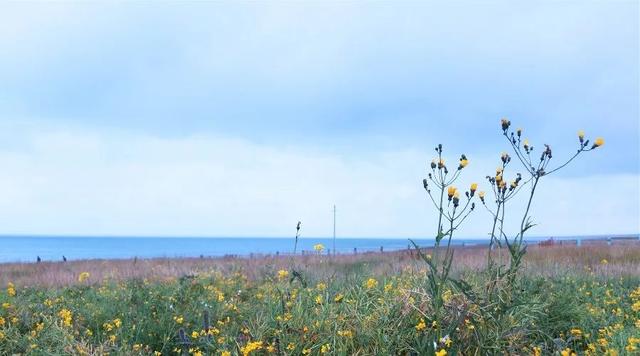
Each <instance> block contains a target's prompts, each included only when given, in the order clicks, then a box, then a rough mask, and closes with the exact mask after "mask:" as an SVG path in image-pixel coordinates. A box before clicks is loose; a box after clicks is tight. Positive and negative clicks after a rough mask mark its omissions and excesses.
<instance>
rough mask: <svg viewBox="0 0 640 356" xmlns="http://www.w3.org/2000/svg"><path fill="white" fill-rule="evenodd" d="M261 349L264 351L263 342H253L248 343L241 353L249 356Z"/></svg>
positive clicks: (241, 349)
mask: <svg viewBox="0 0 640 356" xmlns="http://www.w3.org/2000/svg"><path fill="white" fill-rule="evenodd" d="M261 349H262V341H253V342H249V343H247V344H246V345H244V347H241V348H240V352H241V353H242V355H244V356H247V355H249V354H250V353H251V352H252V351H257V350H261Z"/></svg>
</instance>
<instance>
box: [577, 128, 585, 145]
mask: <svg viewBox="0 0 640 356" xmlns="http://www.w3.org/2000/svg"><path fill="white" fill-rule="evenodd" d="M578 140H580V143H583V142H584V131H582V130H580V131H578Z"/></svg>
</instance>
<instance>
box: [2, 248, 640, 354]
mask: <svg viewBox="0 0 640 356" xmlns="http://www.w3.org/2000/svg"><path fill="white" fill-rule="evenodd" d="M429 252H430V251H429V250H425V251H424V253H425V254H429ZM494 253H497V251H494ZM486 254H487V250H486V249H485V248H471V247H470V248H457V249H456V253H455V255H454V256H455V257H454V263H453V264H452V266H453V270H452V274H453V275H454V276H461V278H463V279H464V280H465V281H467V283H469V285H471V286H472V288H473V290H482V289H484V288H488V286H489V285H490V284H491V283H494V282H495V281H494V280H493V279H492V278H491V276H490V275H488V274H487V273H486V271H485V270H484V268H485V266H486ZM293 271H296V272H295V273H296V274H297V273H299V276H296V277H300V278H293V277H294V272H293ZM0 272H1V274H0V276H1V277H0V278H1V280H0V282H1V283H2V284H3V285H4V286H6V288H5V289H4V291H2V292H0V302H1V303H2V307H1V309H0V354H3V355H5V354H6V355H11V354H29V355H69V354H78V355H87V354H88V355H103V354H110V355H154V354H155V355H161V354H162V355H175V354H191V355H249V354H251V355H254V354H255V355H263V354H276V355H301V354H312V355H318V354H327V355H425V354H433V353H437V354H439V355H445V354H448V355H455V354H461V355H486V354H512V355H541V354H545V355H546V354H550V355H551V354H558V355H560V354H562V355H571V354H573V353H576V354H590V355H602V354H610V355H615V354H618V355H625V354H628V355H632V354H637V353H638V351H637V350H638V349H637V348H638V347H640V244H638V243H637V242H635V243H634V242H629V243H626V244H624V245H622V244H621V245H614V246H607V245H606V244H602V245H593V246H582V247H576V246H551V247H535V246H533V247H530V248H529V250H528V253H527V255H526V257H525V260H524V264H523V273H522V278H520V279H518V281H517V282H516V283H517V293H515V294H512V295H510V297H511V298H513V300H511V301H510V303H507V304H500V303H496V304H491V305H489V306H488V307H489V308H495V309H496V310H492V311H491V313H487V312H486V310H487V305H481V304H477V303H472V302H471V301H470V296H469V295H467V294H465V293H464V292H463V291H461V290H459V289H457V288H455V287H454V286H451V285H447V286H446V289H445V290H444V292H443V301H444V307H443V310H444V315H443V316H442V317H441V318H440V319H439V320H441V325H440V324H437V323H435V322H434V321H435V319H434V318H433V317H432V310H431V300H429V298H431V297H430V294H429V293H428V286H427V283H428V281H427V274H428V268H427V266H426V265H425V263H424V262H423V261H422V260H420V259H418V258H417V256H416V251H400V252H387V253H383V254H381V253H370V254H359V255H339V256H336V257H335V258H331V257H329V256H326V255H322V254H317V255H309V256H296V257H291V256H263V257H256V258H231V257H229V258H192V259H148V260H147V259H136V260H87V261H70V262H66V263H62V262H60V263H39V264H2V265H0ZM505 305H508V307H507V306H505ZM500 308H504V310H498V309H500ZM435 331H437V332H438V335H443V336H442V337H441V338H440V339H439V340H438V342H437V343H438V345H430V343H432V342H433V341H431V340H432V339H433V338H432V335H433V333H434V332H435ZM433 350H437V351H433Z"/></svg>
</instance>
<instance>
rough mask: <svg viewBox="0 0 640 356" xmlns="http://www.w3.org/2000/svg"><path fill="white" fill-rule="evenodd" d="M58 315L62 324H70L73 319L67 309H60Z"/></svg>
mask: <svg viewBox="0 0 640 356" xmlns="http://www.w3.org/2000/svg"><path fill="white" fill-rule="evenodd" d="M58 316H59V317H60V319H62V325H64V326H71V322H72V319H73V314H72V313H71V311H70V310H68V309H62V310H60V312H58Z"/></svg>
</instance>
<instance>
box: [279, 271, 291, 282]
mask: <svg viewBox="0 0 640 356" xmlns="http://www.w3.org/2000/svg"><path fill="white" fill-rule="evenodd" d="M288 276H289V271H286V270H283V269H281V270H279V271H278V279H279V280H283V279H285V278H287V277H288Z"/></svg>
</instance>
